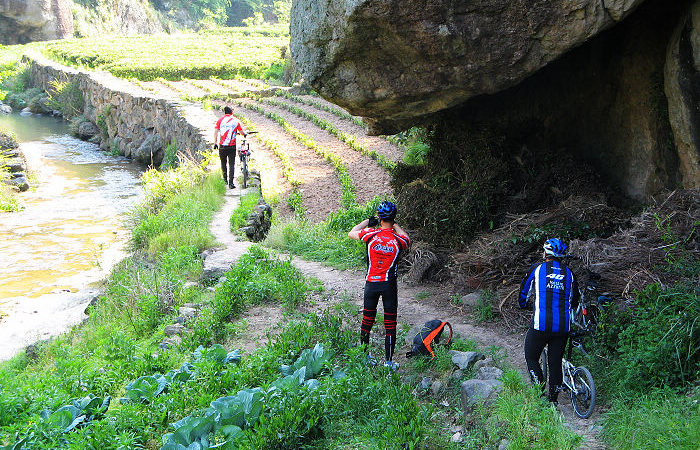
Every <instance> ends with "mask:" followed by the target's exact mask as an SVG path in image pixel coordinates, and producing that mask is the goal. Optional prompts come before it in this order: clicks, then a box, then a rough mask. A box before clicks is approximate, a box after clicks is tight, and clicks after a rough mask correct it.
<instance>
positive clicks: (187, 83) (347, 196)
mask: <svg viewBox="0 0 700 450" xmlns="http://www.w3.org/2000/svg"><path fill="white" fill-rule="evenodd" d="M133 82H134V83H136V84H138V85H139V86H141V87H142V88H144V89H145V90H147V91H149V92H151V93H152V94H154V95H158V96H162V97H167V98H180V99H182V100H185V101H189V102H194V103H198V104H200V105H201V106H202V108H203V109H210V110H211V115H212V129H211V134H212V135H213V123H214V121H215V119H216V117H220V116H221V114H222V112H221V110H222V109H223V107H224V106H226V105H229V106H231V107H233V109H234V114H235V115H236V116H237V117H239V118H241V119H242V120H243V121H244V123H245V124H246V126H247V127H248V129H250V130H253V129H254V130H256V131H258V132H259V134H257V135H254V136H255V137H254V138H253V148H254V159H255V160H254V163H255V164H257V165H258V166H259V167H262V169H263V170H262V171H269V172H271V173H267V174H263V175H264V179H263V185H264V186H263V189H264V190H268V191H272V192H275V193H278V194H279V195H281V197H282V198H283V199H286V200H287V201H286V202H280V205H281V206H282V207H283V208H282V209H283V210H284V209H286V208H290V209H292V210H294V212H296V213H297V215H303V216H304V217H306V218H308V219H310V220H312V221H318V220H322V219H324V218H325V217H326V216H327V215H328V214H329V213H331V212H333V211H337V210H338V209H340V208H342V207H348V206H352V205H354V204H363V203H366V202H367V201H369V200H371V199H372V198H374V197H375V196H381V197H385V196H390V195H391V194H392V191H391V186H390V175H389V171H390V169H391V168H392V167H393V166H394V165H395V163H396V161H398V160H399V159H400V158H401V157H402V155H403V150H402V149H401V148H400V147H399V146H397V145H396V144H393V143H391V142H389V141H388V140H386V139H384V138H381V137H378V136H369V135H367V133H366V130H365V127H364V124H363V123H362V122H361V120H359V119H358V118H355V117H353V116H351V115H350V114H348V113H347V112H345V111H344V110H342V109H340V108H339V107H337V106H335V105H333V104H331V103H328V102H326V101H325V100H323V99H321V98H319V97H315V96H311V95H300V96H298V95H292V94H291V93H289V89H288V88H270V87H269V86H267V85H266V84H265V83H264V82H261V81H259V80H250V79H243V78H238V79H232V80H219V79H215V78H212V79H207V80H190V79H185V80H182V81H168V80H164V79H156V80H153V81H133ZM212 137H213V136H212ZM266 181H267V182H266ZM265 184H267V186H265Z"/></svg>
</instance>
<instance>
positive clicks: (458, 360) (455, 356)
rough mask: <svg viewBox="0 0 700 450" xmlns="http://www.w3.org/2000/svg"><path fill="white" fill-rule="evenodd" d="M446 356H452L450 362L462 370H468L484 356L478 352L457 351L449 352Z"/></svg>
mask: <svg viewBox="0 0 700 450" xmlns="http://www.w3.org/2000/svg"><path fill="white" fill-rule="evenodd" d="M448 354H449V355H450V356H452V362H453V363H455V364H456V365H457V367H459V368H460V369H462V370H466V369H469V368H470V367H471V366H472V365H473V364H474V363H475V362H476V361H478V360H480V359H484V355H482V354H481V353H479V352H460V351H458V350H450V351H449V352H448Z"/></svg>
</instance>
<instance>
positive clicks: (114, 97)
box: [24, 54, 214, 165]
mask: <svg viewBox="0 0 700 450" xmlns="http://www.w3.org/2000/svg"><path fill="white" fill-rule="evenodd" d="M24 58H25V61H26V62H28V63H29V64H30V72H31V80H32V83H33V84H34V86H36V87H38V88H41V89H43V90H45V91H47V92H51V90H52V87H51V84H50V83H51V82H52V81H54V80H58V81H59V82H73V81H77V82H78V83H79V86H80V90H81V91H82V92H83V97H84V99H85V105H84V115H85V117H86V118H87V119H88V120H90V121H91V122H92V123H94V124H95V125H97V126H98V128H100V131H101V132H102V134H103V140H104V139H106V140H108V144H109V146H110V147H112V148H114V147H115V146H116V147H117V148H118V151H119V153H120V154H122V155H124V156H127V157H136V156H137V150H139V147H141V146H142V144H144V143H145V142H158V143H159V144H156V145H155V146H152V147H151V148H152V151H153V152H154V155H153V160H154V162H155V161H156V160H157V159H158V158H157V157H156V155H155V152H156V151H160V152H161V155H160V159H162V150H163V149H162V148H160V149H159V148H157V147H158V145H160V146H161V147H162V146H163V145H167V144H168V143H170V142H172V141H173V140H175V141H177V148H178V150H180V151H183V150H184V151H188V150H189V151H191V152H192V154H194V155H198V154H199V153H200V152H201V151H204V150H206V149H207V148H211V142H210V141H209V139H210V138H211V137H213V125H214V115H213V114H212V113H211V112H206V111H203V110H202V109H201V108H198V107H196V106H195V105H194V104H191V103H188V102H179V101H174V100H167V99H162V98H157V97H155V96H153V95H152V94H150V93H148V92H146V91H144V90H143V89H141V88H140V87H138V86H135V85H133V84H131V83H128V82H127V81H125V80H122V79H120V78H117V77H115V76H113V75H112V74H110V73H107V72H98V71H96V72H88V71H83V70H77V69H74V68H71V67H66V66H64V65H61V64H58V63H56V62H53V61H50V60H48V59H46V58H44V57H43V56H40V55H36V54H31V55H25V57H24ZM210 134H211V135H212V136H210V137H209V138H207V136H209V135H210ZM105 135H106V136H105ZM102 146H103V148H109V147H105V143H104V142H103V145H102ZM159 163H160V161H157V162H156V165H158V164H159Z"/></svg>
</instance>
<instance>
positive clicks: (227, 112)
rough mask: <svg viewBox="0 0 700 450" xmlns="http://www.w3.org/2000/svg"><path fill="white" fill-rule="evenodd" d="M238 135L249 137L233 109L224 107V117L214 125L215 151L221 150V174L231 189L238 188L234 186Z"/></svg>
mask: <svg viewBox="0 0 700 450" xmlns="http://www.w3.org/2000/svg"><path fill="white" fill-rule="evenodd" d="M238 133H242V134H243V136H248V133H246V132H245V131H243V126H242V125H241V121H240V120H238V119H237V118H236V117H235V116H234V115H233V110H232V109H231V107H230V106H226V107H224V116H223V117H222V118H220V119H219V120H217V121H216V125H214V150H216V149H218V150H219V159H221V172H222V174H223V176H224V181H225V182H226V184H228V187H229V188H230V189H233V188H235V187H236V186H235V185H234V184H233V169H234V165H235V163H236V136H237V135H238ZM227 165H228V170H227V168H226V166H227Z"/></svg>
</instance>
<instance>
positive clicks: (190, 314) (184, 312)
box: [178, 306, 197, 320]
mask: <svg viewBox="0 0 700 450" xmlns="http://www.w3.org/2000/svg"><path fill="white" fill-rule="evenodd" d="M178 313H180V315H181V316H182V317H184V318H185V320H190V319H192V318H194V316H196V315H197V310H196V309H194V308H188V307H186V306H181V307H180V308H179V309H178Z"/></svg>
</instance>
